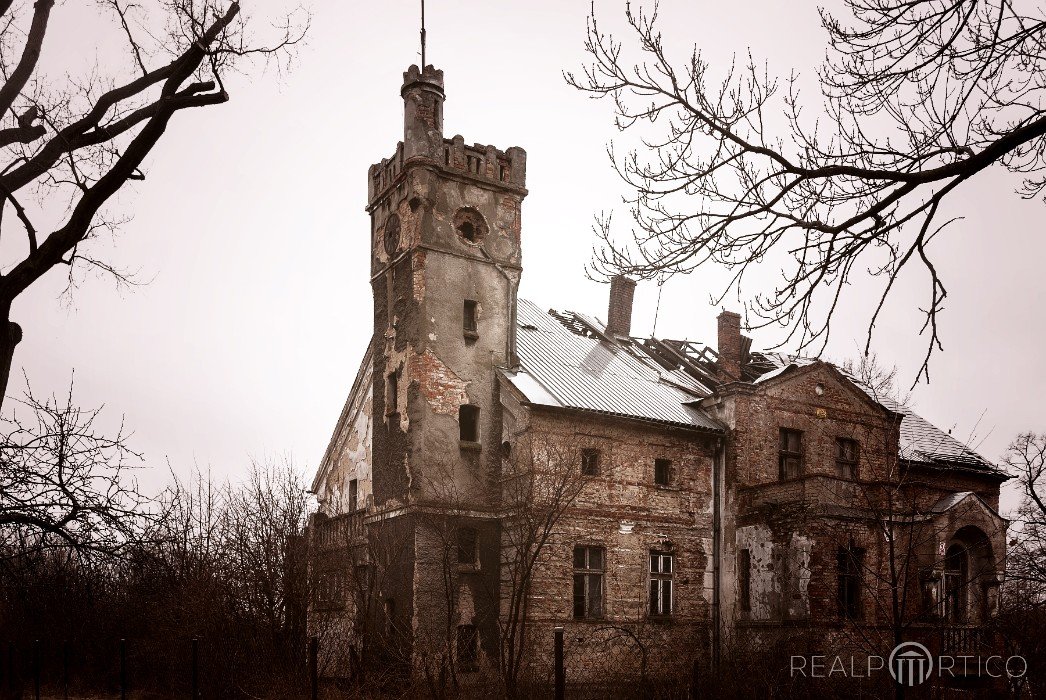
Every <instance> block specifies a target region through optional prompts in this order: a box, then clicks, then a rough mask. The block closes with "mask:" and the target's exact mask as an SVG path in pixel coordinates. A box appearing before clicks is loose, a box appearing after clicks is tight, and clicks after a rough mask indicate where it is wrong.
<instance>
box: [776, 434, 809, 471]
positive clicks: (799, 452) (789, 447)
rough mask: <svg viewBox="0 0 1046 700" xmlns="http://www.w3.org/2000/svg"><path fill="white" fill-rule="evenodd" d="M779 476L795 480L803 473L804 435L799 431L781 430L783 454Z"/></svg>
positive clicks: (781, 454) (781, 455)
mask: <svg viewBox="0 0 1046 700" xmlns="http://www.w3.org/2000/svg"><path fill="white" fill-rule="evenodd" d="M778 466H779V471H778V476H779V478H781V479H794V478H796V477H797V476H799V475H800V474H801V473H802V471H803V434H802V432H800V431H798V430H789V429H787V428H781V453H780V462H779V465H778Z"/></svg>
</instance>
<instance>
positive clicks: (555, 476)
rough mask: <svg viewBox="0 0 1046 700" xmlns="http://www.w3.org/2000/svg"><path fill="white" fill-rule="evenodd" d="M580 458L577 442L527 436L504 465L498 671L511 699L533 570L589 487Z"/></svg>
mask: <svg viewBox="0 0 1046 700" xmlns="http://www.w3.org/2000/svg"><path fill="white" fill-rule="evenodd" d="M580 456H581V453H580V450H579V448H578V441H577V440H574V441H570V440H568V439H565V438H557V437H554V436H546V435H542V434H535V433H532V432H528V433H526V434H524V435H523V437H522V438H521V439H520V440H519V441H518V442H516V443H515V445H513V447H512V456H511V458H509V459H507V460H505V465H504V473H503V474H502V480H503V481H502V508H503V509H504V511H505V517H504V520H503V521H502V541H501V548H502V556H501V586H502V590H501V614H500V615H499V616H498V626H499V636H500V638H499V640H498V641H499V644H498V649H499V658H498V667H499V671H500V675H501V680H502V683H503V685H504V690H505V693H506V695H507V696H508V697H510V698H514V697H519V696H520V694H521V693H522V692H523V688H522V681H523V680H524V674H525V671H526V668H527V661H528V655H529V652H530V651H531V650H530V649H529V641H530V640H529V639H528V631H529V629H528V628H529V623H530V604H531V597H532V594H533V583H534V577H535V573H536V570H537V568H538V567H539V566H540V565H541V560H542V556H543V555H544V554H545V552H546V549H547V548H549V546H550V545H551V544H552V543H553V542H554V541H555V539H556V538H557V537H558V536H559V535H560V534H561V532H560V530H561V529H562V523H563V521H564V518H565V517H567V516H568V514H569V512H570V509H571V508H572V506H573V505H574V503H575V501H576V500H577V498H578V496H580V495H581V492H582V490H583V489H584V487H585V484H586V483H588V481H589V478H588V477H587V476H586V475H585V474H584V472H583V471H582V469H581V458H580Z"/></svg>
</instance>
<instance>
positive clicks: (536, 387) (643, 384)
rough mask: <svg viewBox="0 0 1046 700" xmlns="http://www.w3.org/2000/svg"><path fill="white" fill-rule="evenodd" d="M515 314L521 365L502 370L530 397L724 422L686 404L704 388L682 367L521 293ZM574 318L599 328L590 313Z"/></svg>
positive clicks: (710, 424) (665, 418)
mask: <svg viewBox="0 0 1046 700" xmlns="http://www.w3.org/2000/svg"><path fill="white" fill-rule="evenodd" d="M518 318H519V322H518V333H517V352H518V354H519V359H520V365H521V370H520V372H518V373H511V372H508V373H506V376H507V377H508V379H509V380H510V381H512V382H513V384H514V385H515V386H516V388H517V389H519V390H520V391H521V392H522V393H523V394H524V396H526V397H527V399H528V400H529V401H531V402H532V403H536V404H542V405H550V406H566V407H571V408H578V409H582V410H589V411H598V412H600V413H606V414H612V415H619V416H626V417H631V418H639V419H643V420H653V421H659V422H664V423H671V424H674V425H681V426H687V427H692V428H699V429H702V430H714V431H722V430H723V426H721V425H720V424H719V423H718V422H717V421H716V420H714V419H713V418H712V417H711V416H709V415H708V414H707V413H705V412H704V411H703V410H701V409H699V408H696V407H694V406H688V405H686V403H687V402H689V401H694V400H695V399H697V398H701V397H703V396H706V395H707V394H708V392H707V390H705V389H704V388H703V387H701V386H700V385H698V384H697V382H695V381H694V380H693V379H691V378H690V377H688V376H687V375H685V374H684V373H682V372H679V371H674V370H672V369H669V368H665V367H662V366H661V365H659V364H658V363H656V362H654V361H653V360H652V359H651V358H650V357H649V356H648V355H646V354H645V353H643V352H642V351H641V350H640V349H639V348H637V347H635V346H634V345H633V344H630V343H628V342H624V343H621V344H612V343H608V342H606V341H602V340H600V339H599V338H598V335H594V336H593V337H588V336H586V335H580V334H578V333H576V332H572V331H571V330H568V329H567V328H566V326H564V325H563V323H561V322H560V321H558V320H556V319H555V318H554V317H552V316H551V315H550V313H546V312H544V311H542V310H541V309H539V308H538V307H537V306H535V305H534V304H533V303H531V302H529V301H526V300H523V299H521V300H520V301H519V312H518ZM576 318H577V319H579V320H581V321H583V322H584V323H587V324H590V325H594V326H595V328H596V330H597V331H598V332H599V333H602V332H603V328H602V324H599V323H598V322H597V321H595V320H593V319H591V318H588V317H583V316H580V315H578V316H577V317H576Z"/></svg>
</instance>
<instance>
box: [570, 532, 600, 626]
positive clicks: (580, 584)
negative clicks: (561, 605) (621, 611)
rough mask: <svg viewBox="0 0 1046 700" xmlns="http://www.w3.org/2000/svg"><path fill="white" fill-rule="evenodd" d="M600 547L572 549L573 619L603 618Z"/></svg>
mask: <svg viewBox="0 0 1046 700" xmlns="http://www.w3.org/2000/svg"><path fill="white" fill-rule="evenodd" d="M605 551H606V550H604V549H603V548H602V547H590V546H578V547H574V618H575V619H578V620H598V619H600V618H602V617H603V571H604V568H605V567H604V563H605Z"/></svg>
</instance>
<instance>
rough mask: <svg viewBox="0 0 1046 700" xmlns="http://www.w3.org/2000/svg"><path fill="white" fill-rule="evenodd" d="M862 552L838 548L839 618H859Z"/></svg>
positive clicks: (849, 548) (848, 548)
mask: <svg viewBox="0 0 1046 700" xmlns="http://www.w3.org/2000/svg"><path fill="white" fill-rule="evenodd" d="M863 555H864V550H861V549H855V548H851V547H840V548H839V551H838V553H837V555H836V556H837V562H836V566H837V575H838V580H839V616H840V617H844V618H848V619H850V620H856V619H859V618H860V616H861V560H862V558H863Z"/></svg>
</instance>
